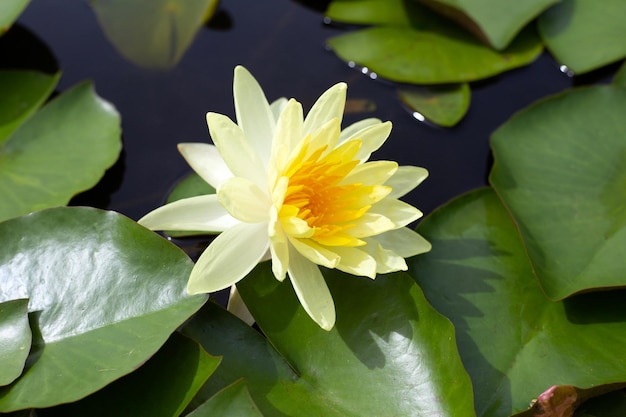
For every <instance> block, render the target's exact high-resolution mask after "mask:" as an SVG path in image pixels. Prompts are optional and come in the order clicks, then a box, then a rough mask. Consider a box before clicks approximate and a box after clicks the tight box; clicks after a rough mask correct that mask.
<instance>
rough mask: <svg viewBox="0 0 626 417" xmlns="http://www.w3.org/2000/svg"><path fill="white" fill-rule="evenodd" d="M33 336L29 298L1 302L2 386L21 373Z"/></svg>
mask: <svg viewBox="0 0 626 417" xmlns="http://www.w3.org/2000/svg"><path fill="white" fill-rule="evenodd" d="M31 338H32V335H31V332H30V327H29V326H28V299H19V300H11V301H6V302H4V303H0V386H2V385H8V384H10V383H11V382H13V381H14V380H15V379H16V378H17V377H18V376H20V375H21V373H22V370H23V369H24V363H25V362H26V358H27V357H28V351H29V350H30V342H31Z"/></svg>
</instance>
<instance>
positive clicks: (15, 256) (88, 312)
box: [0, 207, 206, 412]
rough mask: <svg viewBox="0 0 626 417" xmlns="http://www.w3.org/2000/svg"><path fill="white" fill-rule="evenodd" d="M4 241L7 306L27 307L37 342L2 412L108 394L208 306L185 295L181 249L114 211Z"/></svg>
mask: <svg viewBox="0 0 626 417" xmlns="http://www.w3.org/2000/svg"><path fill="white" fill-rule="evenodd" d="M0 240H1V241H2V250H1V251H0V279H1V288H2V293H0V297H1V298H0V302H1V301H6V300H7V299H8V300H11V299H18V298H29V299H30V301H29V310H30V315H31V316H32V320H31V328H32V330H33V334H34V337H33V348H32V349H31V352H30V356H29V358H28V360H27V362H26V369H25V371H24V373H23V374H22V376H21V377H19V378H18V379H17V380H16V381H14V382H13V383H12V384H11V385H9V386H7V387H4V388H1V389H0V412H6V411H13V410H20V409H26V408H41V407H50V406H53V405H57V404H60V403H65V402H72V401H76V400H79V399H81V398H83V397H85V396H87V395H89V394H91V393H93V392H95V391H97V390H99V389H101V388H102V387H104V386H105V385H107V384H109V383H110V382H112V381H114V380H116V379H118V378H119V377H121V376H123V375H126V374H128V373H130V372H131V371H133V370H134V369H136V368H137V367H138V366H139V365H140V364H142V363H143V362H145V361H146V360H147V359H148V358H149V357H150V356H152V355H153V354H154V353H155V352H156V351H157V350H158V349H159V347H160V346H161V345H163V343H165V341H166V340H167V338H168V337H169V335H170V334H171V333H172V332H173V331H174V330H175V329H176V328H177V327H178V326H179V325H180V324H181V323H182V322H183V321H185V320H186V319H187V318H188V317H189V316H191V315H192V314H193V313H194V312H195V311H196V310H197V309H198V308H199V307H200V306H201V305H202V304H203V303H204V302H205V301H206V297H204V296H194V297H191V296H188V295H187V292H186V288H185V287H186V283H187V278H188V277H189V274H190V272H191V268H192V263H191V261H190V260H189V258H188V257H187V256H186V255H185V254H184V253H183V252H182V251H181V250H179V249H178V248H176V247H175V246H174V245H172V244H171V243H169V242H168V241H166V240H165V239H163V238H161V237H159V236H158V235H156V234H155V233H153V232H151V231H149V230H147V229H145V228H143V227H141V226H139V225H137V224H136V223H135V222H133V221H131V220H130V219H128V218H126V217H124V216H122V215H119V214H117V213H114V212H105V211H101V210H96V209H90V208H70V207H58V208H53V209H48V210H44V211H40V212H37V213H33V214H31V215H28V216H23V217H19V218H16V219H11V220H7V221H5V222H3V223H0ZM52 376H53V377H52ZM51 378H53V379H51ZM34 393H36V395H34Z"/></svg>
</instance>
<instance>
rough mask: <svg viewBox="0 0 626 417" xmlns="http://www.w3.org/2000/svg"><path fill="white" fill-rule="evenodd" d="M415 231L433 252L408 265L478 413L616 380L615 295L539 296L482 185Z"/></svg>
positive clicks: (501, 213)
mask: <svg viewBox="0 0 626 417" xmlns="http://www.w3.org/2000/svg"><path fill="white" fill-rule="evenodd" d="M564 123H565V122H564ZM418 231H419V233H420V234H421V235H423V236H424V237H425V238H426V239H428V240H429V241H430V242H431V243H432V245H433V250H432V251H431V252H429V253H427V254H424V255H420V256H417V257H414V258H412V259H411V260H410V266H409V272H410V274H411V275H413V276H414V277H415V279H416V281H417V282H418V283H419V285H420V286H421V287H422V288H423V290H424V293H425V294H426V297H427V299H428V300H429V301H430V302H431V303H432V305H433V306H434V307H435V308H436V309H437V310H438V311H439V312H441V313H442V314H444V315H445V316H447V317H448V318H449V319H450V320H451V321H452V322H453V323H454V326H455V329H456V336H457V344H458V347H459V352H460V354H461V358H462V360H463V363H464V365H465V368H466V369H467V371H468V373H469V374H470V377H471V378H472V382H473V385H474V394H475V404H476V414H477V415H478V416H481V417H486V416H489V417H496V416H497V417H501V416H508V415H511V414H513V413H515V412H520V411H524V410H525V409H526V408H527V407H528V405H529V403H530V402H531V400H533V399H534V398H537V396H538V395H539V394H541V393H542V392H544V391H546V390H547V389H548V388H549V387H551V386H552V385H572V386H574V387H579V388H583V389H587V388H591V387H597V386H600V385H603V384H613V383H620V382H623V381H626V359H625V358H624V355H623V351H624V345H625V344H626V304H624V302H623V297H624V294H623V293H622V292H619V291H614V292H597V293H590V294H584V295H579V296H576V297H572V298H568V299H566V300H564V301H559V302H553V301H550V300H549V299H547V298H546V296H545V295H544V293H543V291H542V290H541V287H540V286H539V285H538V284H537V281H536V279H535V277H534V275H533V271H532V267H531V265H530V263H529V262H528V257H527V256H526V253H525V249H524V246H523V244H522V242H521V240H520V237H519V234H518V232H517V230H516V227H515V224H514V223H513V221H512V220H511V218H510V216H509V214H508V212H507V210H506V209H505V208H504V207H503V206H502V204H501V202H500V201H499V199H498V197H497V196H496V194H495V193H494V192H493V190H492V189H489V188H485V189H481V190H478V191H474V192H472V193H469V194H466V195H464V196H462V197H460V198H458V199H456V200H453V201H452V202H451V203H449V204H447V205H446V206H444V207H442V208H440V209H438V210H436V211H435V212H433V213H432V214H431V215H429V216H428V217H427V218H425V219H424V220H423V221H422V222H421V223H420V225H419V227H418Z"/></svg>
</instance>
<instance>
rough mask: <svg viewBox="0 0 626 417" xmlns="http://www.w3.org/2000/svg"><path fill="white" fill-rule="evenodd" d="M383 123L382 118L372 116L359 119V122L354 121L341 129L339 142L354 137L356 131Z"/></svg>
mask: <svg viewBox="0 0 626 417" xmlns="http://www.w3.org/2000/svg"><path fill="white" fill-rule="evenodd" d="M380 123H382V122H381V120H380V119H376V118H374V117H371V118H369V119H363V120H359V121H358V122H355V123H352V124H351V125H350V126H348V127H346V128H345V129H343V130H342V131H341V135H340V136H339V143H343V142H345V141H346V140H347V139H348V138H350V137H352V135H354V134H355V133H356V132H358V131H360V130H362V129H365V128H366V127H368V126H372V125H377V124H380Z"/></svg>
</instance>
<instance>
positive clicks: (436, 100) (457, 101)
mask: <svg viewBox="0 0 626 417" xmlns="http://www.w3.org/2000/svg"><path fill="white" fill-rule="evenodd" d="M398 94H399V96H400V99H401V100H402V101H403V102H404V104H406V105H407V106H408V107H409V108H411V109H412V110H415V111H417V112H418V113H420V114H421V115H423V116H424V117H425V118H426V119H428V120H430V121H431V122H433V123H435V124H438V125H440V126H445V127H450V126H454V125H455V124H457V123H458V122H460V121H461V119H462V118H463V116H465V113H467V109H468V108H469V104H470V94H471V93H470V88H469V85H468V84H467V83H463V84H455V85H445V86H430V87H422V86H415V87H402V88H399V89H398Z"/></svg>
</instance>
